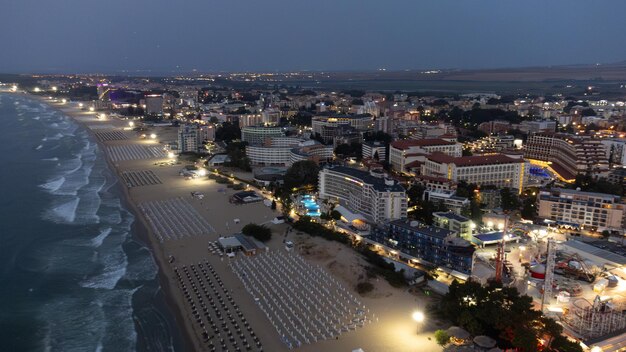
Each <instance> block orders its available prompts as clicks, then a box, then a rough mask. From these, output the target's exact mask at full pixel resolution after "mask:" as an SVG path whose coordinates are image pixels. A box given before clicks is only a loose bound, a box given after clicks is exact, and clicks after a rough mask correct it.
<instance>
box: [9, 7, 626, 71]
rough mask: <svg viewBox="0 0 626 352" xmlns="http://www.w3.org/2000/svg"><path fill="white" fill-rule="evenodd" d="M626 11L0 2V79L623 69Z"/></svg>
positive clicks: (611, 9)
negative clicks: (150, 73)
mask: <svg viewBox="0 0 626 352" xmlns="http://www.w3.org/2000/svg"><path fill="white" fill-rule="evenodd" d="M625 13H626V1H624V0H600V1H589V0H532V1H531V0H527V1H514V0H488V1H487V0H484V1H482V0H481V1H470V0H408V1H404V0H402V1H400V0H398V1H394V0H389V1H381V0H379V1H370V0H321V1H315V0H306V1H305V0H282V1H278V0H262V1H258V0H246V1H244V0H219V1H218V0H168V1H164V0H107V1H104V0H98V1H95V0H58V1H50V0H2V1H0V45H1V46H0V72H120V71H121V70H155V71H161V72H167V71H172V70H179V71H191V70H192V69H197V70H199V71H244V70H306V69H310V70H346V69H356V70H358V69H376V68H381V67H385V68H388V69H406V68H417V69H424V68H493V67H520V66H536V65H558V64H578V63H596V62H600V63H612V62H617V61H623V60H626V19H625V17H624V16H625V15H624V14H625Z"/></svg>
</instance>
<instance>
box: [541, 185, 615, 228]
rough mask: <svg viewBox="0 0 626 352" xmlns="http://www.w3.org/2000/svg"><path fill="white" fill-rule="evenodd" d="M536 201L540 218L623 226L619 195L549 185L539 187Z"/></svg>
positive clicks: (591, 224) (593, 225) (611, 226)
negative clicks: (548, 186) (543, 187)
mask: <svg viewBox="0 0 626 352" xmlns="http://www.w3.org/2000/svg"><path fill="white" fill-rule="evenodd" d="M537 203H538V207H539V209H538V216H539V217H540V218H542V219H549V220H553V221H557V222H560V223H562V224H565V225H568V224H571V225H579V226H580V225H584V226H585V227H592V228H595V229H597V230H605V229H613V230H621V229H622V228H623V224H624V215H625V213H626V204H624V203H622V201H621V198H620V197H619V196H615V195H612V194H604V193H594V192H581V191H576V190H572V189H561V188H553V189H550V190H542V191H540V192H539V196H538V197H537Z"/></svg>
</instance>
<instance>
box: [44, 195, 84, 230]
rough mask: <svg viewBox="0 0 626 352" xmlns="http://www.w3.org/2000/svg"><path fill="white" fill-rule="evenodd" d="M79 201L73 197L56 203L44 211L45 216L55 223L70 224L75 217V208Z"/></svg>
mask: <svg viewBox="0 0 626 352" xmlns="http://www.w3.org/2000/svg"><path fill="white" fill-rule="evenodd" d="M79 201H80V200H79V199H78V198H74V199H72V200H71V201H69V202H65V203H63V204H60V205H57V206H55V207H54V208H52V209H50V210H48V211H46V213H45V218H46V219H48V220H51V221H54V222H56V223H61V224H71V223H73V222H74V219H76V209H77V207H78V203H79Z"/></svg>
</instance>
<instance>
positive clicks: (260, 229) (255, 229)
mask: <svg viewBox="0 0 626 352" xmlns="http://www.w3.org/2000/svg"><path fill="white" fill-rule="evenodd" d="M241 233H243V234H244V235H246V236H251V237H254V238H256V239H257V240H259V241H261V242H267V241H269V240H270V239H272V230H270V229H269V228H268V227H266V226H264V225H257V224H248V225H246V226H244V227H243V228H242V229H241Z"/></svg>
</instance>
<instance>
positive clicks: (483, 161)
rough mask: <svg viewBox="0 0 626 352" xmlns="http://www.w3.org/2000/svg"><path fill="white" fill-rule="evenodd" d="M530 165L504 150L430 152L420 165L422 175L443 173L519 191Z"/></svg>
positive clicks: (440, 174) (447, 176) (452, 178)
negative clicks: (458, 153) (470, 153)
mask: <svg viewBox="0 0 626 352" xmlns="http://www.w3.org/2000/svg"><path fill="white" fill-rule="evenodd" d="M528 170H529V165H528V162H526V161H525V160H524V159H523V158H519V157H511V156H507V155H504V154H489V155H478V156H462V157H451V156H449V155H446V154H443V153H433V154H431V155H428V156H427V157H426V162H425V163H424V164H423V165H422V175H426V176H436V177H445V178H447V179H449V180H453V181H455V182H460V181H465V182H467V183H473V184H476V185H479V186H483V185H490V186H496V187H508V188H511V189H516V190H518V192H520V193H521V191H522V190H523V189H524V186H525V185H526V184H527V182H528Z"/></svg>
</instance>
